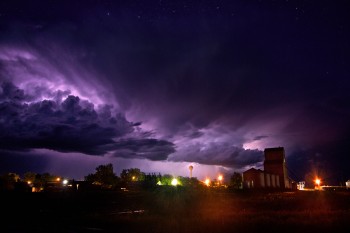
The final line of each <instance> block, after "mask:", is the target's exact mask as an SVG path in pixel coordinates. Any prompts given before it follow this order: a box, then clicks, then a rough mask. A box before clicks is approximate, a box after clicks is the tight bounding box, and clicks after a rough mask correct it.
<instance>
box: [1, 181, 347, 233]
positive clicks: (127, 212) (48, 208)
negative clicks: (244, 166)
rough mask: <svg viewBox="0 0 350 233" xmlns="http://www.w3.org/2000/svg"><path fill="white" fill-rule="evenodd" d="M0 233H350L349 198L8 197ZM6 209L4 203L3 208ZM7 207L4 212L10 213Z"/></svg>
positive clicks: (181, 192)
mask: <svg viewBox="0 0 350 233" xmlns="http://www.w3.org/2000/svg"><path fill="white" fill-rule="evenodd" d="M1 197H2V198H1V206H2V208H1V214H2V216H5V217H3V218H2V220H3V221H1V222H2V224H1V225H2V226H1V229H0V231H1V232H72V233H73V232H170V233H171V232H181V233H185V232H191V233H193V232H267V231H269V232H349V230H350V225H349V224H350V223H349V222H350V192H324V191H314V192H311V191H309V192H301V191H298V192H273V193H268V192H265V193H261V192H259V193H252V192H228V191H225V190H222V191H217V190H216V191H213V190H205V189H204V190H186V189H182V188H174V187H169V188H161V189H157V190H153V191H147V192H146V191H142V192H141V191H134V192H132V191H130V192H90V193H3V194H1ZM5 204H6V205H5ZM6 206H7V207H6Z"/></svg>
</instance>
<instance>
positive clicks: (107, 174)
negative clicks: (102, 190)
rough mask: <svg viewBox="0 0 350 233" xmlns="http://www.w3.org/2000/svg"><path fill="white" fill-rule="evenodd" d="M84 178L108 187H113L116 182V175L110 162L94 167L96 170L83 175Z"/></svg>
mask: <svg viewBox="0 0 350 233" xmlns="http://www.w3.org/2000/svg"><path fill="white" fill-rule="evenodd" d="M85 180H86V181H90V182H92V183H96V184H101V185H102V186H103V187H108V188H112V187H115V186H116V185H117V183H118V177H117V176H116V175H115V174H114V172H113V165H112V164H111V163H109V164H106V165H100V166H98V167H96V172H95V173H94V174H89V175H87V176H85Z"/></svg>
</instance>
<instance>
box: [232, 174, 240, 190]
mask: <svg viewBox="0 0 350 233" xmlns="http://www.w3.org/2000/svg"><path fill="white" fill-rule="evenodd" d="M230 185H231V186H232V188H234V189H240V188H242V175H241V174H240V173H238V172H234V173H233V175H232V176H231V178H230Z"/></svg>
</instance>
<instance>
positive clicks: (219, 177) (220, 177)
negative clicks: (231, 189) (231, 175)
mask: <svg viewBox="0 0 350 233" xmlns="http://www.w3.org/2000/svg"><path fill="white" fill-rule="evenodd" d="M222 179H223V176H222V175H219V176H218V180H219V185H221V181H222Z"/></svg>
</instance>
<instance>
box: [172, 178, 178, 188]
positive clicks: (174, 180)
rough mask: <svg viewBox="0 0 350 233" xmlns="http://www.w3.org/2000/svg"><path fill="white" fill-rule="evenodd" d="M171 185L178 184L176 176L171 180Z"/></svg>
mask: <svg viewBox="0 0 350 233" xmlns="http://www.w3.org/2000/svg"><path fill="white" fill-rule="evenodd" d="M171 185H173V186H176V185H178V181H177V179H176V178H174V179H173V180H172V181H171Z"/></svg>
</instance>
